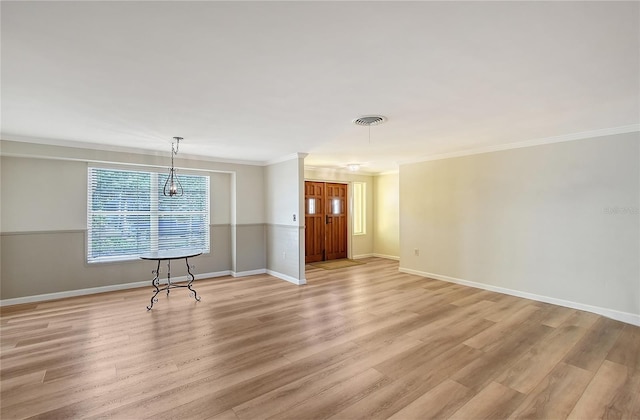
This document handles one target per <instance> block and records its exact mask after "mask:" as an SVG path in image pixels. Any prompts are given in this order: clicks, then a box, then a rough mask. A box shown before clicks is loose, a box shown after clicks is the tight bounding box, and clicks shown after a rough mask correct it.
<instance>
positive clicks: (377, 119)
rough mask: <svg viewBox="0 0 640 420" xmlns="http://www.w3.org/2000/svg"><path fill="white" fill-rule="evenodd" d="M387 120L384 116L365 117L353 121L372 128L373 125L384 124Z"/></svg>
mask: <svg viewBox="0 0 640 420" xmlns="http://www.w3.org/2000/svg"><path fill="white" fill-rule="evenodd" d="M386 120H387V118H386V117H383V116H382V115H364V116H362V117H358V118H356V119H355V120H353V123H354V124H358V125H364V126H366V127H370V126H372V125H378V124H382V123H383V122H385V121H386Z"/></svg>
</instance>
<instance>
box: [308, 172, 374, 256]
mask: <svg viewBox="0 0 640 420" xmlns="http://www.w3.org/2000/svg"><path fill="white" fill-rule="evenodd" d="M304 179H305V180H307V181H325V182H342V183H346V184H349V200H350V205H349V208H350V211H351V210H352V209H353V206H352V199H351V183H352V182H354V181H357V182H364V183H365V185H366V191H367V192H366V194H367V213H366V214H367V224H366V231H367V233H366V234H364V235H353V234H352V230H351V217H352V216H349V219H350V220H349V223H348V229H349V248H350V250H349V251H350V252H349V257H350V258H359V257H366V256H371V255H373V236H374V233H373V219H374V218H373V194H374V188H373V176H371V175H362V174H358V173H355V172H354V173H352V172H346V171H341V170H332V169H321V168H305V169H304ZM303 215H304V214H303Z"/></svg>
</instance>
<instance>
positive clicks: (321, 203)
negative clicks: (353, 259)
mask: <svg viewBox="0 0 640 420" xmlns="http://www.w3.org/2000/svg"><path fill="white" fill-rule="evenodd" d="M304 191H305V193H304V202H305V204H304V208H305V210H304V211H305V219H304V222H305V233H304V234H305V263H311V262H317V261H328V260H336V259H340V258H347V220H348V219H347V207H348V206H347V184H338V183H331V182H315V181H305V183H304Z"/></svg>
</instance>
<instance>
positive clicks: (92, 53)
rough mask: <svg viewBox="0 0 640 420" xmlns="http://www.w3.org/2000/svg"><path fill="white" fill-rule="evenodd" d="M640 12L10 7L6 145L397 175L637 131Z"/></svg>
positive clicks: (556, 6)
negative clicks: (443, 161) (522, 144)
mask: <svg viewBox="0 0 640 420" xmlns="http://www.w3.org/2000/svg"><path fill="white" fill-rule="evenodd" d="M639 5H640V3H638V2H626V3H625V2H620V3H618V2H616V3H611V2H558V3H554V2H7V1H2V4H1V8H2V9H1V12H2V17H1V18H2V27H1V30H2V62H1V69H2V80H1V81H2V85H1V89H2V90H1V93H2V121H1V122H2V138H3V139H8V140H11V139H14V140H32V141H38V142H45V143H46V142H58V143H60V142H61V141H62V142H66V141H72V142H83V143H88V144H90V145H95V147H114V146H115V147H131V148H136V149H148V150H153V151H159V150H163V151H164V150H165V149H167V150H168V149H169V148H170V147H169V146H168V144H169V141H170V139H171V137H173V136H182V137H184V138H185V143H183V144H182V145H181V152H183V151H184V152H185V153H188V154H193V155H200V156H207V157H215V158H222V159H239V160H244V161H247V160H248V161H259V162H265V161H269V160H272V159H277V158H280V157H283V156H286V155H290V154H292V153H295V152H307V153H309V156H308V157H307V158H306V160H305V163H306V164H307V165H311V166H325V167H344V166H346V164H347V163H354V162H357V163H362V164H363V170H364V171H369V172H381V171H387V170H393V169H394V168H397V162H402V161H407V160H415V159H417V158H423V157H428V156H432V155H437V154H444V153H452V152H459V151H463V150H468V149H475V148H482V147H488V146H495V145H501V144H505V143H512V142H519V141H527V140H532V139H543V138H547V137H551V136H564V135H572V134H575V133H582V132H591V131H595V130H607V129H614V128H617V127H622V126H628V125H632V124H638V123H639V121H640V117H639V114H640V108H639V96H640V94H639V74H640V68H639V55H640V41H639V27H640V21H639ZM367 114H382V115H385V116H386V117H387V118H388V121H387V122H386V123H385V124H383V125H380V126H375V127H372V128H371V139H370V140H369V136H368V135H369V132H368V128H366V127H360V126H356V125H354V124H352V123H351V120H352V119H354V118H356V117H358V116H360V115H367ZM36 139H37V140H36ZM105 145H106V146H105Z"/></svg>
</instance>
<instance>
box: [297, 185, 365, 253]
mask: <svg viewBox="0 0 640 420" xmlns="http://www.w3.org/2000/svg"><path fill="white" fill-rule="evenodd" d="M307 181H309V182H324V183H329V184H345V185H346V186H347V258H348V259H352V257H353V252H352V249H351V247H352V243H353V226H352V223H353V186H352V181H332V180H327V179H316V178H305V179H304V182H307ZM302 199H303V200H306V197H303V198H302ZM303 217H304V215H303ZM306 246H307V244H306V243H305V249H303V251H304V252H306ZM304 252H303V253H302V255H304Z"/></svg>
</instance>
